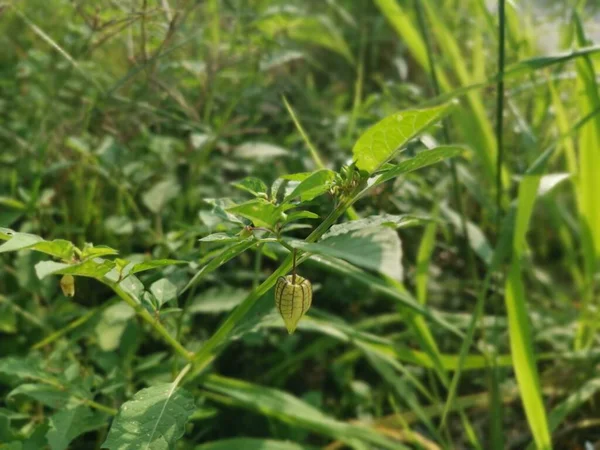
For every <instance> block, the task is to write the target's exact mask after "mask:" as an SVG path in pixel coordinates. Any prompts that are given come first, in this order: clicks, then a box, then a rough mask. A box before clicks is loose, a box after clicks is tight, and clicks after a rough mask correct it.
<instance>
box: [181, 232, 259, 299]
mask: <svg viewBox="0 0 600 450" xmlns="http://www.w3.org/2000/svg"><path fill="white" fill-rule="evenodd" d="M255 244H256V241H254V240H253V239H246V240H244V241H241V242H236V243H234V244H232V245H229V246H227V247H225V248H224V249H223V250H221V251H220V253H219V254H218V255H217V256H215V257H214V258H213V259H211V260H210V262H209V263H208V264H206V265H205V266H203V267H202V268H201V269H200V270H199V271H198V272H196V274H195V275H194V276H193V277H192V279H191V280H190V281H189V282H188V284H187V285H186V286H185V287H184V288H183V289H182V291H181V292H180V294H183V293H184V292H185V291H187V290H188V289H189V288H191V287H192V286H193V285H195V284H196V283H198V282H199V281H200V280H201V279H202V278H203V277H204V276H206V275H207V274H209V273H211V272H212V271H213V270H215V269H217V268H219V267H220V266H222V265H223V264H225V263H226V262H227V261H229V260H230V259H231V258H235V257H236V256H237V255H239V254H241V253H244V252H245V251H246V250H248V249H249V248H250V247H252V246H253V245H255Z"/></svg>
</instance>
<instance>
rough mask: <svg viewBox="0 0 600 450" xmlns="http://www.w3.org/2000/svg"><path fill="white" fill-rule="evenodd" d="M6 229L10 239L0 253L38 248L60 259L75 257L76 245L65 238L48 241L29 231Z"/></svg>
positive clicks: (5, 233) (37, 249)
mask: <svg viewBox="0 0 600 450" xmlns="http://www.w3.org/2000/svg"><path fill="white" fill-rule="evenodd" d="M3 230H4V235H5V236H8V238H9V239H8V241H7V242H5V243H4V244H2V245H0V253H5V252H14V251H17V250H26V249H29V250H36V251H38V252H41V253H45V254H47V255H51V256H55V257H57V258H60V259H66V260H69V259H71V258H72V257H73V253H74V251H75V246H74V245H73V244H72V243H71V242H69V241H65V240H63V239H55V240H53V241H46V240H44V239H43V238H42V237H41V236H37V235H35V234H29V233H18V232H16V231H12V230H8V229H6V228H4V229H3Z"/></svg>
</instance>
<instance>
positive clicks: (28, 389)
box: [6, 383, 72, 409]
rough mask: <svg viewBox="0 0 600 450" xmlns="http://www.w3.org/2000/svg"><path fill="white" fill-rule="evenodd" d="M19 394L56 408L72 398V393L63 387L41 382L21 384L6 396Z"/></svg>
mask: <svg viewBox="0 0 600 450" xmlns="http://www.w3.org/2000/svg"><path fill="white" fill-rule="evenodd" d="M18 395H24V396H26V397H29V398H31V399H33V400H35V401H38V402H40V403H42V404H44V405H46V406H49V407H50V408H55V409H57V408H61V407H63V406H64V405H66V404H67V403H68V402H69V400H70V399H71V398H72V394H71V393H70V392H69V391H66V390H64V389H63V388H62V387H61V388H59V387H57V386H53V385H49V384H41V383H25V384H21V385H20V386H18V387H16V388H15V389H13V390H12V391H10V392H9V393H8V395H7V396H6V398H7V399H9V398H11V397H16V396H18Z"/></svg>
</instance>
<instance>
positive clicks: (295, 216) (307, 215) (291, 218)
mask: <svg viewBox="0 0 600 450" xmlns="http://www.w3.org/2000/svg"><path fill="white" fill-rule="evenodd" d="M318 218H319V215H318V214H315V213H313V212H310V211H296V212H293V213H291V214H290V215H288V216H287V218H286V219H285V222H284V224H288V223H292V222H296V221H298V220H301V219H318Z"/></svg>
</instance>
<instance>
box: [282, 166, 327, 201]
mask: <svg viewBox="0 0 600 450" xmlns="http://www.w3.org/2000/svg"><path fill="white" fill-rule="evenodd" d="M334 178H335V172H334V171H332V170H328V169H322V170H317V171H316V172H313V173H312V174H310V175H309V176H308V177H306V178H305V179H304V180H302V181H301V182H300V184H298V186H296V187H295V188H294V190H293V191H292V192H291V193H290V194H289V195H287V196H286V198H285V200H284V201H285V202H290V201H292V200H293V199H295V198H296V197H300V199H301V200H302V201H303V202H308V201H310V200H312V199H314V198H316V197H318V196H319V195H321V194H324V193H325V192H327V191H328V190H329V188H330V187H331V183H332V182H333V179H334Z"/></svg>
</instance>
